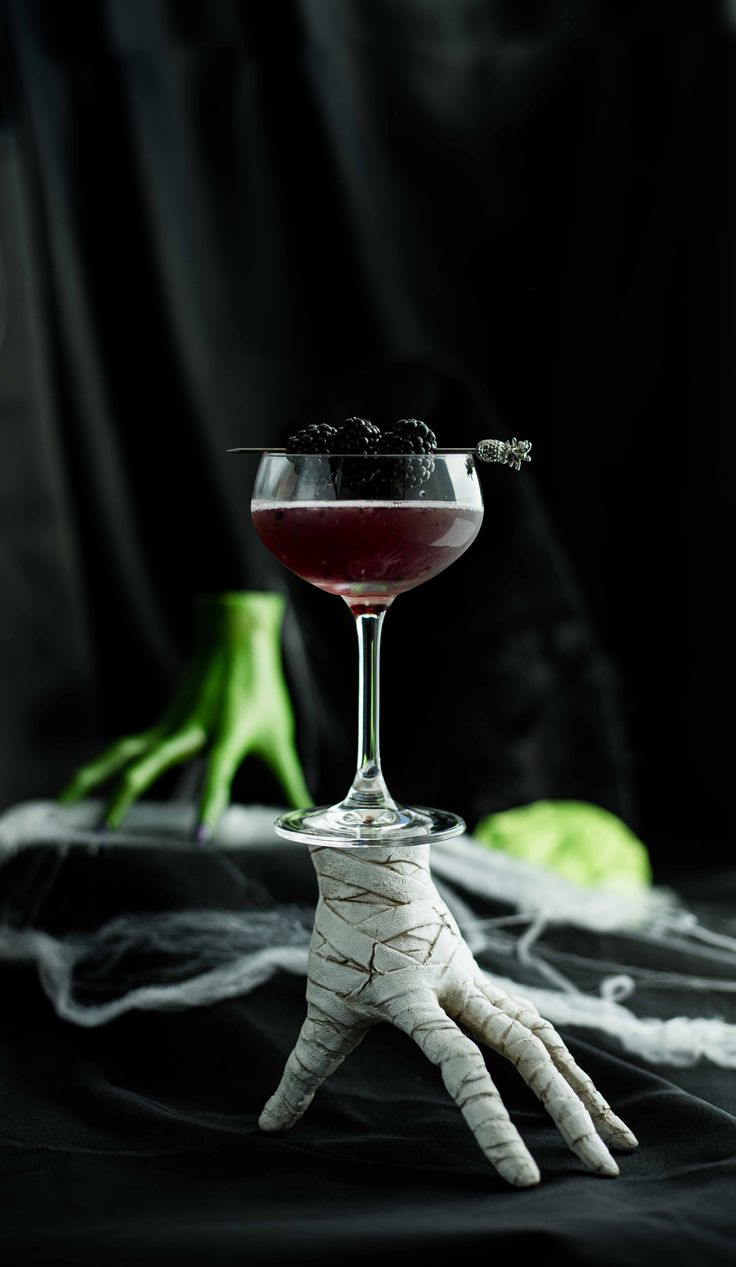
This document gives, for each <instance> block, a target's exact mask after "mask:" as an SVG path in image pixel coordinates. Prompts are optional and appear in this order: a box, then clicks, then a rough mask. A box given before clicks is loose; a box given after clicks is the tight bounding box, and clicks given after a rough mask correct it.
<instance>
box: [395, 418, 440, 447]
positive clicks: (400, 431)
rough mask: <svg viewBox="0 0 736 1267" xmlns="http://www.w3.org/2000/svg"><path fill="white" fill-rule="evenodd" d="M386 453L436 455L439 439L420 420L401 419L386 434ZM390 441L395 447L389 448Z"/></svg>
mask: <svg viewBox="0 0 736 1267" xmlns="http://www.w3.org/2000/svg"><path fill="white" fill-rule="evenodd" d="M383 439H384V446H383V450H384V453H434V452H435V450H436V448H437V437H436V435H435V434H434V431H432V430H431V429H430V428H429V427H428V426H427V424H426V422H421V420H420V419H419V418H399V421H398V422H395V423H394V424H393V426H392V427H390V428H389V430H388V431H387V432H386V433H385V435H384V437H383ZM389 440H390V441H391V443H392V444H393V445H394V446H395V447H394V448H389V447H388V442H389Z"/></svg>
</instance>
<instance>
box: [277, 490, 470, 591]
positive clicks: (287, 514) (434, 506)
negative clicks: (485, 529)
mask: <svg viewBox="0 0 736 1267" xmlns="http://www.w3.org/2000/svg"><path fill="white" fill-rule="evenodd" d="M252 515H253V524H254V526H255V529H256V532H257V533H258V535H259V537H260V538H261V540H262V541H263V543H264V545H266V546H267V547H268V549H269V550H270V551H271V553H272V554H274V555H275V556H276V558H277V559H279V561H280V562H281V563H283V564H284V566H285V567H287V568H290V570H291V571H292V572H296V574H297V576H301V577H302V578H303V579H304V580H305V581H310V582H311V584H312V585H317V586H319V588H320V589H323V590H327V591H328V593H330V594H339V595H341V596H342V597H343V598H346V599H347V600H348V601H351V600H354V599H355V600H358V601H359V602H360V603H361V605H362V604H363V603H365V602H366V601H367V602H375V601H380V603H381V605H382V606H387V605H388V602H390V601H391V600H392V599H393V598H394V597H395V595H396V594H401V593H403V592H404V590H410V589H414V587H415V586H417V585H421V583H422V581H428V580H429V579H430V578H431V577H433V576H436V575H437V573H438V572H442V571H443V570H444V568H446V567H449V566H450V564H451V563H454V562H455V560H456V559H458V558H459V557H460V555H461V554H464V552H465V551H466V550H467V548H468V546H469V545H470V544H471V542H472V541H473V540H474V538H475V536H476V534H477V532H478V529H479V528H480V524H481V520H482V518H483V508H482V506H479V505H474V504H471V503H462V502H449V501H448V502H440V501H436V502H430V501H427V502H424V501H419V500H415V501H395V502H391V501H321V502H320V501H314V502H289V501H283V502H275V501H258V500H255V501H254V502H253V505H252Z"/></svg>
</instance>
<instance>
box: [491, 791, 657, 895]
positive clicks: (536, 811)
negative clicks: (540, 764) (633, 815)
mask: <svg viewBox="0 0 736 1267" xmlns="http://www.w3.org/2000/svg"><path fill="white" fill-rule="evenodd" d="M473 835H474V837H475V839H476V840H478V841H480V843H481V844H484V845H488V846H490V848H491V849H499V850H501V851H502V852H503V853H507V854H510V855H511V857H513V858H521V859H523V860H524V861H525V862H531V863H533V864H534V865H535V866H538V867H548V868H549V869H550V870H551V871H556V872H557V873H558V874H559V875H562V876H564V877H565V878H566V879H567V880H572V881H573V883H575V884H582V885H588V886H591V887H600V888H606V889H615V890H618V891H619V892H621V891H623V890H628V891H631V889H632V888H641V887H642V886H644V887H646V886H647V885H650V884H651V882H652V869H651V865H650V862H649V854H648V853H647V850H646V847H645V846H644V845H643V844H642V842H641V841H640V840H639V838H638V836H635V835H634V833H633V832H632V831H631V830H630V829H629V828H628V827H627V826H626V824H625V823H623V822H622V821H621V819H620V818H617V817H616V815H615V814H611V813H610V812H609V811H608V810H606V809H602V808H601V807H600V806H599V805H590V804H588V803H587V802H586V801H535V802H534V803H533V804H531V805H520V806H519V807H518V808H516V809H509V810H505V811H504V812H503V813H499V814H489V815H487V817H485V818H482V819H481V820H480V822H479V823H478V824H477V826H476V828H475V831H474V833H473Z"/></svg>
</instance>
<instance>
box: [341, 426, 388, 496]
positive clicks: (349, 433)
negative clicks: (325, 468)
mask: <svg viewBox="0 0 736 1267" xmlns="http://www.w3.org/2000/svg"><path fill="white" fill-rule="evenodd" d="M380 445H381V430H380V428H379V427H376V426H375V425H374V424H373V423H372V422H369V421H368V419H367V418H346V419H345V421H344V423H343V424H342V426H341V427H338V429H337V435H336V436H335V440H334V445H333V450H332V451H333V453H339V454H348V453H349V454H353V453H354V454H355V457H354V458H353V457H343V458H342V461H341V462H340V463H339V464H336V465H337V466H338V469H339V494H340V496H341V497H350V496H352V495H353V494H354V495H355V496H357V497H360V496H361V495H362V494H363V493H364V491H365V489H366V485H368V484H371V487H372V486H373V481H374V479H375V476H376V469H377V464H376V463H375V462H371V460H370V455H371V454H373V453H377V452H378V449H379V448H380Z"/></svg>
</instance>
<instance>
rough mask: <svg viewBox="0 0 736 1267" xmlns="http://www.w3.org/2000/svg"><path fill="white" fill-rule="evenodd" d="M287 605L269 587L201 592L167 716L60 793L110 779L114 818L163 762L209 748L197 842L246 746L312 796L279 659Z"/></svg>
mask: <svg viewBox="0 0 736 1267" xmlns="http://www.w3.org/2000/svg"><path fill="white" fill-rule="evenodd" d="M284 606H285V604H284V600H283V598H282V597H281V596H280V595H279V594H271V593H259V592H249V591H245V592H242V593H237V592H235V593H224V594H214V595H207V596H202V597H200V598H198V600H197V640H196V647H195V652H194V656H193V659H192V662H191V664H190V665H189V668H188V670H187V672H186V674H185V676H184V679H183V681H182V682H181V685H180V686H179V688H178V690H177V691H176V692H175V694H174V696H173V698H172V700H171V703H170V704H169V707H168V708H167V710H166V712H165V714H164V716H163V717H162V718H161V720H160V721H159V722H158V723H157V724H156V725H154V726H152V727H151V728H150V729H148V730H142V731H140V732H138V733H137V734H134V735H126V736H125V737H124V738H123V739H118V740H117V741H116V742H115V743H114V744H112V745H111V746H110V747H109V748H107V749H106V750H105V751H104V752H103V753H101V754H100V756H98V757H95V759H94V760H92V761H90V762H89V763H88V764H87V765H84V766H82V767H81V769H79V770H77V772H76V774H75V775H74V777H73V779H72V780H71V782H70V783H69V784H68V786H67V787H66V788H65V789H64V791H63V792H62V793H61V796H60V800H62V801H63V802H65V803H67V804H68V803H71V802H73V801H78V800H80V799H81V798H82V797H83V796H88V795H89V793H90V792H91V791H92V790H93V789H94V788H97V787H99V786H101V785H103V784H105V783H107V782H109V780H110V779H113V778H115V779H116V780H117V782H116V784H115V786H114V788H113V791H112V795H111V796H110V799H109V800H108V803H107V805H106V807H105V811H104V814H103V825H104V826H105V827H109V828H115V827H118V826H119V825H120V823H121V822H122V820H123V818H124V817H125V814H126V813H127V811H128V809H129V808H130V806H131V805H132V803H133V801H135V800H136V799H137V798H138V797H139V796H142V795H143V793H144V792H145V791H146V790H147V789H148V788H149V787H150V786H151V784H152V783H154V782H155V780H156V779H158V778H159V777H160V775H162V774H163V773H164V771H165V770H168V769H169V768H170V767H171V766H174V765H177V764H179V763H181V762H184V761H188V760H190V759H191V758H192V757H195V756H197V755H198V754H199V753H201V752H204V751H206V752H207V754H208V760H207V773H206V776H205V785H204V791H203V793H202V797H201V801H200V806H199V825H198V827H197V831H196V836H197V838H198V839H199V840H200V841H204V840H207V839H208V838H209V836H210V835H211V834H212V832H213V831H214V829H215V828H216V826H217V822H218V819H219V818H220V815H221V814H222V812H223V810H225V809H226V808H227V806H228V804H229V802H230V786H231V784H232V781H233V778H234V777H235V773H236V771H237V769H238V766H239V765H240V763H241V762H242V761H243V760H244V758H245V757H246V756H248V755H251V754H252V755H254V756H257V757H259V758H260V759H261V760H262V761H263V762H264V763H265V764H266V765H267V766H268V767H269V768H270V769H271V770H272V772H273V773H274V774H275V776H276V778H277V779H278V781H279V783H280V784H281V787H282V788H283V791H284V793H285V795H286V798H287V800H288V802H289V804H290V805H292V806H294V808H300V807H301V806H305V805H310V804H311V798H310V796H309V792H308V790H307V785H306V783H305V780H304V773H303V771H302V767H301V764H300V761H299V757H298V755H297V751H296V746H295V742H294V729H295V726H294V713H293V710H292V706H291V699H290V696H289V691H288V687H287V685H286V680H285V678H284V670H283V664H282V660H281V626H282V622H283V616H284Z"/></svg>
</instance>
